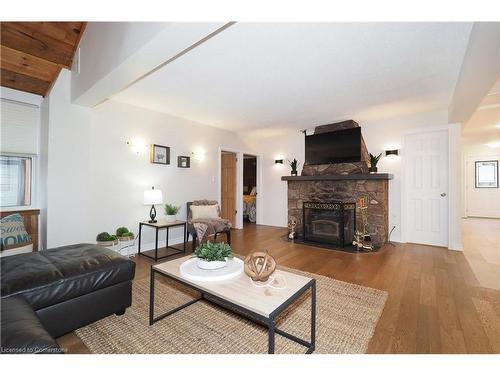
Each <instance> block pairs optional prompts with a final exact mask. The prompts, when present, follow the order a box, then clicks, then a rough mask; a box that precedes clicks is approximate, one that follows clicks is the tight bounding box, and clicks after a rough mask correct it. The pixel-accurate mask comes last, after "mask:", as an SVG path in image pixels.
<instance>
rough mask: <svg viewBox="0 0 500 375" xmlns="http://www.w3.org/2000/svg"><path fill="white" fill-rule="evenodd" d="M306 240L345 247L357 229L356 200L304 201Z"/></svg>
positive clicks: (349, 243) (350, 241)
mask: <svg viewBox="0 0 500 375" xmlns="http://www.w3.org/2000/svg"><path fill="white" fill-rule="evenodd" d="M303 213H304V221H303V223H304V228H303V229H304V232H303V233H304V240H305V241H312V242H321V243H328V244H332V245H335V246H340V247H344V246H346V245H351V244H352V241H353V239H354V232H355V231H356V204H355V203H354V202H328V203H324V202H304V204H303Z"/></svg>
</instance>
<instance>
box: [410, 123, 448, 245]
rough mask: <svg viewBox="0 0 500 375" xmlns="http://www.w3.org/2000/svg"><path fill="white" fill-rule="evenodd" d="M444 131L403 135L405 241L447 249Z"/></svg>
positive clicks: (446, 155) (446, 144) (446, 147)
mask: <svg viewBox="0 0 500 375" xmlns="http://www.w3.org/2000/svg"><path fill="white" fill-rule="evenodd" d="M448 155H449V150H448V131H447V130H436V131H429V132H424V133H417V134H410V135H407V136H405V167H404V171H405V190H406V193H405V195H404V196H405V200H406V202H405V211H406V240H407V242H413V243H419V244H425V245H434V246H448V229H449V227H448V220H449V218H448V170H449V158H448Z"/></svg>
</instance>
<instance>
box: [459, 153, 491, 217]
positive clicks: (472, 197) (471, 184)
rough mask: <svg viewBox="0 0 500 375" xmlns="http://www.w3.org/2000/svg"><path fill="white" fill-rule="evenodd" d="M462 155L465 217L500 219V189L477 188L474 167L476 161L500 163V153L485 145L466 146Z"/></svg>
mask: <svg viewBox="0 0 500 375" xmlns="http://www.w3.org/2000/svg"><path fill="white" fill-rule="evenodd" d="M462 155H463V168H464V177H465V179H464V180H463V181H462V184H461V187H462V191H463V195H462V196H463V198H464V205H465V207H464V208H465V215H464V216H466V217H467V216H474V217H491V218H500V188H476V187H475V165H474V162H475V161H481V160H497V161H498V162H499V163H500V151H499V150H498V149H492V148H490V147H488V146H486V145H484V144H464V145H463V146H462Z"/></svg>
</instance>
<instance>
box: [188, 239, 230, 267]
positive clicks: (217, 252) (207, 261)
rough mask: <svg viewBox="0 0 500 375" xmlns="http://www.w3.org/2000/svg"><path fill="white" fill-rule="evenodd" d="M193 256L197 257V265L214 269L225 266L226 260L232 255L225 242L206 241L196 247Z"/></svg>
mask: <svg viewBox="0 0 500 375" xmlns="http://www.w3.org/2000/svg"><path fill="white" fill-rule="evenodd" d="M194 256H195V257H197V258H198V267H200V268H201V269H204V270H215V269H219V268H222V267H225V266H226V264H227V260H228V259H230V258H232V257H233V251H232V249H231V246H229V245H228V244H227V243H225V242H216V243H212V242H210V241H208V242H205V243H202V244H201V245H200V246H198V247H197V248H196V250H195V251H194Z"/></svg>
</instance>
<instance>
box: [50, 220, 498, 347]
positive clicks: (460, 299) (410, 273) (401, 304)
mask: <svg viewBox="0 0 500 375" xmlns="http://www.w3.org/2000/svg"><path fill="white" fill-rule="evenodd" d="M285 233H286V229H283V228H276V227H269V226H262V225H252V226H245V229H244V230H234V231H233V233H232V242H233V243H232V245H233V246H232V247H233V249H234V251H235V252H236V253H238V254H241V255H245V254H247V253H249V252H250V251H253V250H264V249H265V250H269V252H270V253H271V254H272V255H273V256H274V257H275V258H276V260H277V262H278V264H280V265H283V266H287V267H291V268H296V269H300V270H303V271H308V272H312V273H317V274H321V275H325V276H329V277H333V278H336V279H338V280H343V281H347V282H350V283H356V284H360V285H364V286H368V287H372V288H376V289H381V290H386V291H388V292H389V298H388V300H387V303H386V305H385V308H384V311H383V313H382V316H381V318H380V320H379V322H378V325H377V328H376V331H375V335H374V336H373V338H372V340H371V342H370V345H369V348H368V352H369V353H500V291H499V290H496V289H492V288H487V287H485V285H484V284H482V282H481V279H480V278H477V277H476V275H475V273H474V271H473V270H472V269H471V266H470V264H469V261H468V260H467V258H466V256H465V255H464V253H465V252H457V251H450V250H447V249H444V248H438V247H432V246H423V245H415V244H396V245H395V246H391V245H386V246H384V247H383V248H382V249H380V250H379V251H378V252H376V253H362V254H350V253H345V252H340V251H331V250H326V249H319V248H315V247H311V246H305V245H299V244H292V243H289V242H286V241H284V240H282V239H281V236H282V235H283V234H285ZM467 235H468V233H466V234H465V236H464V238H466V237H467ZM471 235H472V234H471ZM474 235H477V233H475V234H474ZM465 242H466V243H467V241H465ZM135 261H136V263H137V271H136V280H138V279H141V278H145V277H148V276H149V267H150V265H151V262H150V261H149V260H148V259H145V258H143V257H141V258H139V259H135ZM58 342H59V344H60V345H61V346H62V347H65V348H67V349H68V351H69V352H70V353H88V349H87V348H86V347H85V345H84V344H83V343H82V342H81V340H80V339H79V338H78V337H77V336H76V335H75V334H74V333H70V334H68V335H66V336H63V337H61V338H60V339H59V340H58Z"/></svg>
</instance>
